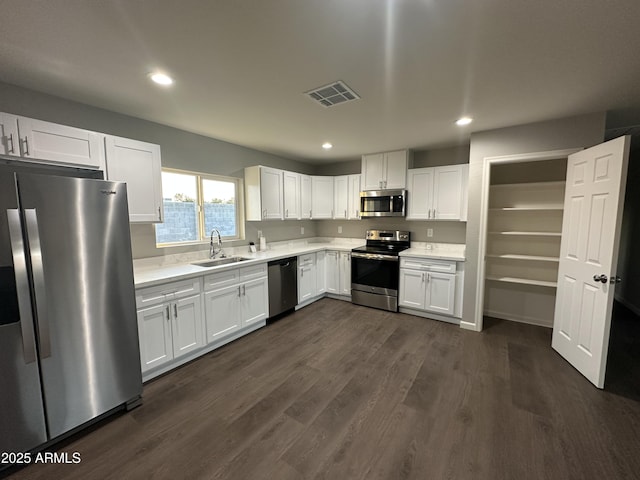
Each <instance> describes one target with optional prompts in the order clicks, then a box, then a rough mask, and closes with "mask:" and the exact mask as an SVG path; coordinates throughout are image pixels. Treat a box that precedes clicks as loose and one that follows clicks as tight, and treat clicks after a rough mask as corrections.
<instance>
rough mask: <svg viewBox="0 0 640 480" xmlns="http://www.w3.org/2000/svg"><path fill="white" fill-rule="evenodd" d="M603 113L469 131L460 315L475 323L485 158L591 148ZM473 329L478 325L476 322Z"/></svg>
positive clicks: (600, 133)
mask: <svg viewBox="0 0 640 480" xmlns="http://www.w3.org/2000/svg"><path fill="white" fill-rule="evenodd" d="M604 128H605V114H604V113H594V114H588V115H581V116H577V117H571V118H565V119H560V120H551V121H546V122H539V123H532V124H528V125H521V126H516V127H508V128H501V129H496V130H489V131H485V132H477V133H472V134H471V147H470V153H469V211H468V217H469V219H468V221H467V229H466V257H467V261H466V264H465V281H464V300H463V318H462V320H463V321H464V322H466V323H467V324H468V325H469V326H473V325H475V310H476V297H477V293H478V285H477V275H478V262H479V258H478V255H479V251H478V250H479V245H478V239H479V235H480V215H481V212H480V198H481V192H482V165H483V160H484V158H485V157H493V156H500V155H516V154H522V153H533V152H543V151H550V150H562V149H568V148H582V147H590V146H593V145H596V144H598V143H601V142H602V141H603V139H604ZM475 328H478V326H477V325H475Z"/></svg>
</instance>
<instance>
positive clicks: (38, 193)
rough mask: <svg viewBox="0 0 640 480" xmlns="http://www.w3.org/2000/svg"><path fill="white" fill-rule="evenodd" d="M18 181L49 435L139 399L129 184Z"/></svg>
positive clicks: (48, 179)
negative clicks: (128, 199) (128, 198)
mask: <svg viewBox="0 0 640 480" xmlns="http://www.w3.org/2000/svg"><path fill="white" fill-rule="evenodd" d="M17 179H18V190H19V195H20V204H21V207H22V209H23V212H24V221H25V227H26V237H27V243H28V247H29V248H28V250H29V256H28V258H29V260H30V263H31V271H32V277H33V295H34V299H35V302H34V303H35V306H36V307H35V316H36V327H37V329H36V330H37V335H38V346H39V357H40V367H41V372H42V384H43V392H44V403H45V409H46V412H47V424H48V427H49V434H50V437H51V438H55V437H57V436H59V435H61V434H62V433H65V432H67V431H69V430H71V429H73V428H75V427H77V426H79V425H81V424H83V423H85V422H87V421H88V420H91V419H92V418H94V417H96V416H99V415H101V414H103V413H105V412H107V411H109V410H111V409H113V408H115V407H117V406H119V405H121V404H123V403H125V402H127V401H128V400H131V399H134V398H136V397H138V396H139V395H141V393H142V376H141V373H140V353H139V349H138V330H137V322H136V309H135V293H134V284H133V264H132V260H131V240H130V233H129V222H128V219H129V215H128V211H127V193H126V185H125V184H124V183H120V182H106V181H101V180H88V179H79V178H64V177H55V176H45V175H30V174H18V175H17Z"/></svg>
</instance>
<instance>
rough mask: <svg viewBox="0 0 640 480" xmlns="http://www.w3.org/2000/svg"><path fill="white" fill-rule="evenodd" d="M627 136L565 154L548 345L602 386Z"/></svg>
mask: <svg viewBox="0 0 640 480" xmlns="http://www.w3.org/2000/svg"><path fill="white" fill-rule="evenodd" d="M629 144H630V137H620V138H617V139H615V140H611V141H609V142H606V143H603V144H601V145H597V146H595V147H592V148H589V149H588V150H583V151H581V152H578V153H575V154H573V155H570V156H569V160H568V164H567V184H566V190H565V199H564V218H563V222H562V241H561V245H560V266H559V270H558V292H557V296H556V308H555V316H554V322H553V342H552V346H553V348H554V349H555V350H556V351H557V352H558V353H560V355H562V356H563V357H564V358H565V359H566V360H567V361H568V362H569V363H570V364H571V365H573V366H574V367H575V368H576V369H577V370H578V371H579V372H580V373H582V374H583V375H584V376H585V377H587V379H588V380H589V381H591V382H592V383H593V384H594V385H596V386H597V387H598V388H603V387H604V375H605V370H606V364H607V350H608V346H609V330H610V327H611V310H612V306H613V294H614V290H615V284H612V283H611V279H612V278H615V275H616V272H615V268H616V263H617V257H618V243H619V238H620V224H621V220H622V207H623V203H624V201H623V200H624V190H625V183H626V177H627V164H628V157H629Z"/></svg>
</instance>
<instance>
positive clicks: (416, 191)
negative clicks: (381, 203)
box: [407, 168, 434, 220]
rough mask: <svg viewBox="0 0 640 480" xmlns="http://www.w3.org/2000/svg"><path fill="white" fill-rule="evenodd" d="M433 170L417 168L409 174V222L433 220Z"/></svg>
mask: <svg viewBox="0 0 640 480" xmlns="http://www.w3.org/2000/svg"><path fill="white" fill-rule="evenodd" d="M433 170H434V169H433V168H415V169H411V170H409V173H408V174H407V183H408V186H407V220H430V219H433V217H432V211H433V207H432V205H433Z"/></svg>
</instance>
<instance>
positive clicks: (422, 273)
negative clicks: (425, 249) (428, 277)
mask: <svg viewBox="0 0 640 480" xmlns="http://www.w3.org/2000/svg"><path fill="white" fill-rule="evenodd" d="M421 276H422V283H424V273H422V274H421Z"/></svg>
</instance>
